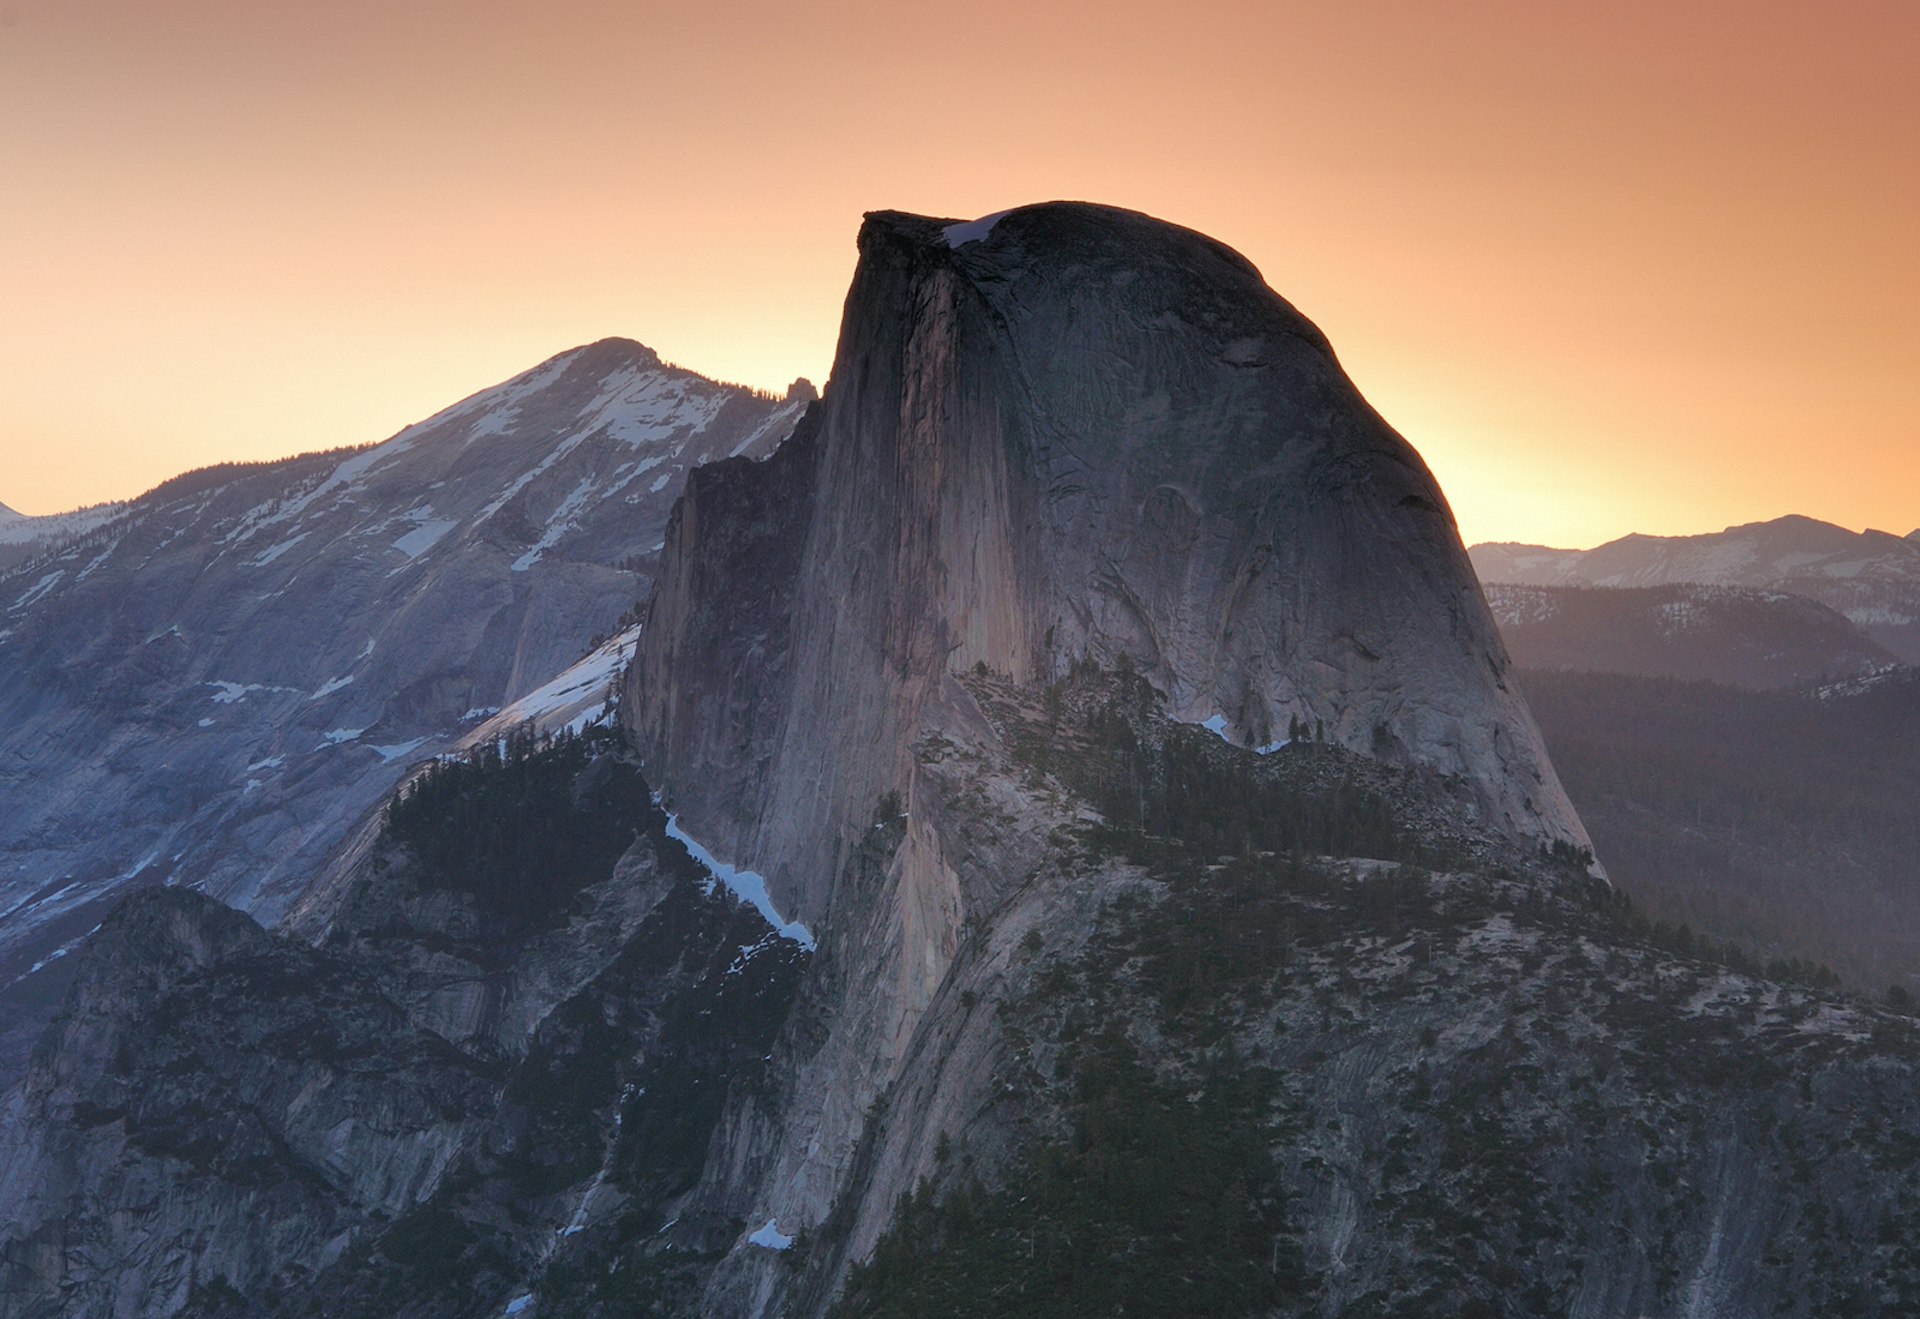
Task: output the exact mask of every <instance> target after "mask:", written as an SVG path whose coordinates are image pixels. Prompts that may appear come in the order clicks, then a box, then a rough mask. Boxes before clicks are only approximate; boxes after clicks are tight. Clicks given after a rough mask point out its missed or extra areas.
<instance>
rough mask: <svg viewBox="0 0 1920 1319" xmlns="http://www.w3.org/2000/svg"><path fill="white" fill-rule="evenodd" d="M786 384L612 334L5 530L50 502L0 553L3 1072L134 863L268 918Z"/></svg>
mask: <svg viewBox="0 0 1920 1319" xmlns="http://www.w3.org/2000/svg"><path fill="white" fill-rule="evenodd" d="M809 394H810V391H801V394H799V395H796V397H794V398H793V399H792V400H790V401H786V402H780V401H776V400H772V399H768V398H765V397H759V396H756V395H754V394H752V393H750V392H748V391H746V390H743V389H738V388H734V387H730V386H723V385H717V384H714V383H713V382H711V381H707V380H704V379H702V378H700V377H698V376H696V375H693V374H691V373H689V372H686V371H681V370H678V369H675V368H672V367H668V366H665V365H663V364H662V363H661V362H660V361H659V359H658V358H657V357H655V356H654V354H653V353H651V352H650V351H648V350H647V349H645V348H642V347H641V346H640V345H638V344H634V343H631V342H628V341H623V340H608V341H605V342H603V343H598V344H594V345H591V346H589V347H586V348H581V349H576V350H574V351H571V352H567V353H563V354H561V355H559V356H558V357H555V358H553V359H552V360H551V361H549V362H546V363H544V364H542V365H541V366H539V367H536V368H535V369H533V370H531V371H529V372H526V373H525V374H523V375H520V376H517V377H515V378H514V379H512V380H509V381H507V382H505V383H504V384H501V385H499V386H496V387H495V388H493V389H489V390H486V391H483V392H482V393H480V394H477V395H475V396H474V397H472V398H470V399H467V400H466V401H464V402H462V403H459V404H457V405H455V406H454V407H451V408H449V409H447V410H446V411H444V412H442V413H440V414H438V415H437V416H435V417H432V418H430V419H428V420H427V421H424V422H421V423H419V424H418V425H416V426H412V427H409V428H408V429H406V430H404V431H402V432H401V433H400V434H399V435H396V436H395V437H393V438H392V439H390V440H388V441H386V442H385V443H383V444H379V445H375V446H372V447H369V448H364V449H358V450H352V451H342V452H338V453H332V454H317V455H310V456H307V457H304V458H297V459H292V460H288V461H285V462H276V463H266V464H256V465H238V466H227V467H217V468H211V469H208V470H205V471H202V472H195V473H190V474H188V475H186V476H183V477H180V478H177V479H176V480H173V481H169V482H167V483H166V484H165V485H162V486H161V487H159V488H158V489H156V490H154V491H153V492H151V493H150V494H148V495H146V496H145V497H143V498H141V499H139V500H137V501H134V502H133V503H132V504H130V505H128V506H125V507H123V508H119V509H105V510H96V511H94V512H90V513H88V514H87V515H86V516H85V517H83V518H81V519H80V521H79V522H75V520H74V517H73V516H69V517H68V518H66V519H64V520H62V519H25V520H24V522H23V523H20V524H11V525H10V526H9V527H8V528H0V532H3V533H5V534H12V533H13V531H16V530H19V528H20V527H21V526H26V527H29V528H31V527H35V526H38V525H40V524H51V523H54V522H59V523H60V529H59V534H58V535H57V536H49V535H38V539H36V540H35V541H34V542H33V543H34V544H35V545H36V546H37V547H38V550H39V553H38V554H37V556H36V557H35V558H33V559H32V560H31V561H29V562H26V563H24V564H20V565H16V566H15V567H14V568H13V569H12V570H11V571H9V572H6V573H4V574H0V730H4V731H3V732H0V798H3V799H4V800H5V802H6V810H5V811H4V812H0V1076H11V1075H12V1074H14V1071H15V1067H16V1065H17V1063H18V1061H19V1060H20V1058H21V1056H22V1054H23V1052H24V1048H25V1046H26V1045H27V1044H28V1043H30V1041H31V1039H32V1036H33V1033H35V1032H37V1030H38V1027H39V1024H40V1023H41V1022H43V1021H44V1020H45V1016H46V1013H47V1012H48V1011H50V1010H51V1008H52V1006H53V1005H54V1004H56V1003H57V1002H58V1001H59V995H60V992H61V989H62V987H63V983H64V982H63V978H62V976H61V968H60V966H59V959H60V958H61V957H62V956H63V955H64V952H65V950H66V949H68V948H70V947H71V946H72V944H73V941H75V940H76V939H78V938H79V937H81V936H82V935H84V934H85V933H86V932H87V931H88V930H89V929H91V928H92V927H93V926H94V925H95V924H97V923H98V922H99V920H100V917H101V915H102V914H103V913H104V911H105V910H106V908H107V907H108V906H109V905H110V904H111V902H112V901H113V900H114V899H115V898H116V897H117V896H118V895H119V894H120V893H121V892H123V891H124V890H125V888H126V887H127V886H130V885H144V884H155V883H172V884H184V885H189V886H192V887H195V888H198V889H201V890H203V891H205V892H208V893H211V894H213V895H215V896H216V897H218V898H220V899H221V900H223V901H225V902H227V903H229V904H231V905H234V906H237V907H240V908H242V909H245V910H249V911H252V912H254V913H255V914H256V915H258V916H259V917H260V918H261V919H262V920H264V921H266V922H267V923H269V924H271V923H273V922H274V921H275V920H276V919H278V918H279V916H280V915H281V914H282V913H283V912H284V911H285V910H286V908H287V906H288V905H289V904H290V903H291V902H292V901H293V900H294V899H295V898H296V897H298V896H299V894H300V893H301V892H302V891H303V888H304V886H305V885H306V883H307V882H308V881H309V880H310V879H311V877H312V874H313V872H314V871H315V870H317V869H318V868H319V866H320V864H321V862H322V861H323V860H324V859H325V857H326V856H327V854H328V853H329V852H330V851H331V850H332V849H333V848H334V847H336V846H337V845H338V843H339V841H340V839H341V838H342V836H343V835H344V834H346V833H347V831H348V830H349V829H350V828H351V827H352V826H353V825H354V824H355V822H356V821H358V820H360V819H361V818H362V817H364V816H365V814H366V813H367V812H368V811H369V810H370V809H371V808H372V807H373V806H374V805H375V804H376V803H378V802H379V801H380V800H381V798H382V797H384V796H385V795H386V794H387V793H388V792H389V791H391V790H392V788H393V786H394V785H395V784H396V783H397V782H398V781H399V779H400V776H401V775H402V774H404V773H405V772H406V769H407V767H408V765H409V764H410V763H412V762H413V761H415V760H418V759H421V758H424V757H426V756H428V755H431V754H433V753H434V752H436V751H439V750H443V749H445V748H446V747H448V746H450V745H452V744H453V743H455V742H456V741H457V740H458V739H459V738H461V737H462V736H463V735H464V734H466V733H467V732H468V731H469V730H471V729H472V728H473V726H474V725H475V724H476V723H477V722H479V721H480V720H482V719H484V718H486V717H487V716H489V715H491V714H492V713H493V711H494V710H496V709H497V708H499V707H501V706H505V705H507V704H509V703H510V702H512V701H514V700H515V699H517V698H519V697H521V696H523V695H525V694H527V693H529V692H530V691H532V690H533V689H535V688H537V687H539V686H540V685H541V684H543V683H545V682H546V681H547V680H548V679H550V678H552V677H553V676H554V675H555V674H556V673H558V672H559V671H560V670H561V669H563V668H565V667H566V666H567V665H569V664H570V663H572V662H573V661H574V660H576V659H578V658H579V657H580V656H581V655H582V654H583V653H584V652H586V651H587V650H589V649H590V648H591V646H592V644H593V643H594V641H595V638H596V634H602V633H610V632H612V631H614V630H615V625H616V622H617V621H618V620H619V619H620V617H621V615H622V613H623V612H625V611H628V610H630V609H631V608H632V607H633V606H634V604H635V603H636V601H638V600H639V599H641V598H642V597H643V596H644V595H645V594H646V592H647V591H648V589H649V586H650V580H651V572H652V565H653V563H654V556H655V554H656V553H657V550H658V548H659V544H660V541H661V539H662V533H663V531H664V527H665V522H666V518H667V513H668V510H669V509H670V507H671V506H672V503H673V501H674V499H675V498H676V497H677V496H678V493H679V489H680V486H681V484H682V482H683V481H684V480H685V476H686V473H687V471H688V470H689V469H690V468H692V467H693V466H694V465H695V464H697V463H700V462H705V461H709V460H712V459H718V458H725V457H727V456H729V455H735V454H741V455H759V454H764V453H765V452H767V451H769V450H770V449H772V448H773V446H774V445H775V444H777V443H778V442H779V440H780V439H782V438H783V437H784V436H785V434H786V433H787V431H788V430H790V429H791V427H792V424H793V422H794V420H795V419H796V418H797V417H798V416H799V414H800V412H801V411H802V409H803V408H804V406H805V397H804V395H809ZM96 512H97V513H99V514H100V517H99V518H96V517H94V513H96ZM41 530H42V531H44V530H45V528H44V526H42V527H41ZM23 534H24V533H23ZM36 534H38V533H36Z"/></svg>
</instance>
